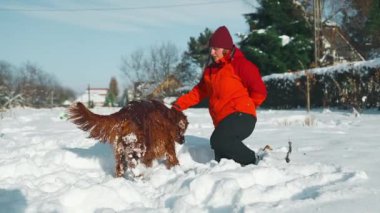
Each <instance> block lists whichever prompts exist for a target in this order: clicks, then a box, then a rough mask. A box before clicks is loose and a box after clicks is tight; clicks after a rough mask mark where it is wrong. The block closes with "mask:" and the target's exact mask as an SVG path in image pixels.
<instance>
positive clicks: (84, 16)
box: [0, 0, 255, 92]
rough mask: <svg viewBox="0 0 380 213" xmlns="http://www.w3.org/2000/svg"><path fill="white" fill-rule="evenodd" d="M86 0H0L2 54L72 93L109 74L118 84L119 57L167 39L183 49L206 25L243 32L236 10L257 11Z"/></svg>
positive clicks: (220, 1) (233, 1)
mask: <svg viewBox="0 0 380 213" xmlns="http://www.w3.org/2000/svg"><path fill="white" fill-rule="evenodd" d="M88 2H89V1H83V0H65V1H62V0H36V1H22V0H18V1H16V0H15V1H5V0H0V32H1V33H0V60H5V61H7V62H9V63H11V64H12V65H15V66H20V65H22V64H23V63H26V62H31V63H33V64H36V65H37V66H38V67H40V68H41V69H42V70H43V71H45V72H48V73H51V74H53V75H54V76H55V77H56V78H57V80H58V81H59V82H60V83H61V85H63V86H65V87H70V88H72V89H74V90H75V91H77V92H81V91H83V90H85V89H86V87H87V85H88V84H90V85H91V86H92V87H108V84H109V82H110V79H111V77H113V76H114V77H116V78H117V79H118V82H119V87H121V88H123V87H124V86H126V83H127V80H126V78H125V76H123V74H122V73H121V71H120V66H121V58H122V57H126V56H128V54H130V53H131V52H133V51H135V50H137V49H143V50H144V51H146V52H148V51H149V50H150V48H151V47H152V46H154V45H159V44H162V43H163V42H168V41H170V42H172V43H174V44H175V45H176V46H177V47H178V49H179V50H180V52H182V51H184V50H185V49H186V48H187V42H188V40H189V38H190V37H191V36H193V37H197V36H198V35H199V33H201V32H203V31H204V29H205V28H206V27H208V28H210V29H212V30H214V29H216V28H217V27H219V26H221V25H226V26H227V27H228V28H229V29H230V32H231V33H232V34H234V33H237V32H242V33H245V32H247V30H248V25H247V24H246V23H245V19H244V18H243V16H242V14H244V13H248V12H252V11H254V10H255V9H254V6H255V4H253V3H247V2H255V1H248V0H247V1H243V0H133V1H132V0H107V1H106V0H94V1H91V4H90V3H88ZM252 4H253V5H252ZM234 40H235V41H237V38H236V37H234ZM121 88H120V89H121Z"/></svg>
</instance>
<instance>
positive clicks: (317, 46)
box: [314, 0, 322, 67]
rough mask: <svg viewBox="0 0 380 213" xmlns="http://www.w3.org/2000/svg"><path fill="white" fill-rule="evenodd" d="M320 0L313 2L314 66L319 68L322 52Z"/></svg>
mask: <svg viewBox="0 0 380 213" xmlns="http://www.w3.org/2000/svg"><path fill="white" fill-rule="evenodd" d="M321 8H322V0H314V66H315V67H319V65H320V63H319V59H320V58H321V52H322V21H321V19H322V16H321V13H322V10H321Z"/></svg>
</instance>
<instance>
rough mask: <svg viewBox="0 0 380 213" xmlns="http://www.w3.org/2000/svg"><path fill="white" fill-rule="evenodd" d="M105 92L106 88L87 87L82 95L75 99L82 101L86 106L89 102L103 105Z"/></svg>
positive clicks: (106, 91) (93, 104) (94, 104)
mask: <svg viewBox="0 0 380 213" xmlns="http://www.w3.org/2000/svg"><path fill="white" fill-rule="evenodd" d="M107 93H108V88H90V87H89V88H87V90H86V91H85V92H84V93H83V94H82V95H80V96H79V97H78V98H77V99H76V101H79V102H82V103H84V104H85V105H86V106H87V107H89V103H91V105H92V106H104V103H105V101H106V97H107ZM91 105H90V107H91Z"/></svg>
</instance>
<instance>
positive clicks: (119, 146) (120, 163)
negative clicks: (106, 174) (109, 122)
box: [113, 140, 124, 177]
mask: <svg viewBox="0 0 380 213" xmlns="http://www.w3.org/2000/svg"><path fill="white" fill-rule="evenodd" d="M113 149H114V154H115V173H116V174H115V175H116V177H122V176H124V145H123V143H122V141H121V140H115V142H114V144H113Z"/></svg>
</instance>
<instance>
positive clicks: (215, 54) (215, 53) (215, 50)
mask: <svg viewBox="0 0 380 213" xmlns="http://www.w3.org/2000/svg"><path fill="white" fill-rule="evenodd" d="M210 55H211V57H212V58H213V59H214V61H219V60H220V59H221V58H223V57H224V49H223V48H219V47H211V48H210Z"/></svg>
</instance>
